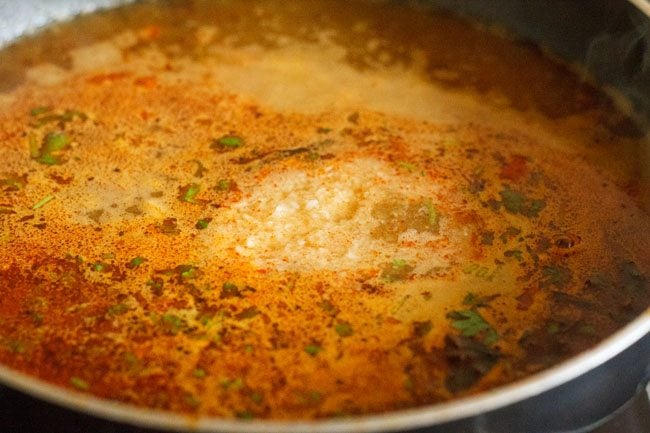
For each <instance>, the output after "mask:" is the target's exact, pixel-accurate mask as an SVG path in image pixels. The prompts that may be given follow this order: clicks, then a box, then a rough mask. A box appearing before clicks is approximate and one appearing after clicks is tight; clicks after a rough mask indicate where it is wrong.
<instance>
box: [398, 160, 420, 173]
mask: <svg viewBox="0 0 650 433" xmlns="http://www.w3.org/2000/svg"><path fill="white" fill-rule="evenodd" d="M397 165H398V167H400V168H403V169H404V170H406V171H408V172H409V173H413V172H414V171H416V170H417V169H418V166H417V165H415V164H413V163H410V162H406V161H399V162H398V163H397Z"/></svg>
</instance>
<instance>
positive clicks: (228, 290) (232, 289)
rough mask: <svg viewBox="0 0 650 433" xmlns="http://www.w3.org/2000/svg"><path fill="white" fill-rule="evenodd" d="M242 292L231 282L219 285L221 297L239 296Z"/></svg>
mask: <svg viewBox="0 0 650 433" xmlns="http://www.w3.org/2000/svg"><path fill="white" fill-rule="evenodd" d="M241 297H242V294H241V292H240V291H239V287H237V286H236V285H235V284H233V283H223V286H222V287H221V296H220V298H221V299H225V298H241Z"/></svg>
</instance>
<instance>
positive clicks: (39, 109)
mask: <svg viewBox="0 0 650 433" xmlns="http://www.w3.org/2000/svg"><path fill="white" fill-rule="evenodd" d="M48 111H52V107H51V106H49V105H42V106H40V107H34V108H32V109H31V110H30V111H29V114H30V115H32V116H34V117H36V116H40V115H41V114H44V113H47V112H48Z"/></svg>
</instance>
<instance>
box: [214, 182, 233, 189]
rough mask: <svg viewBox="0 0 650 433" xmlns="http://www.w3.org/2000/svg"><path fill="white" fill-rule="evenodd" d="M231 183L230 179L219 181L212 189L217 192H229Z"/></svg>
mask: <svg viewBox="0 0 650 433" xmlns="http://www.w3.org/2000/svg"><path fill="white" fill-rule="evenodd" d="M232 184H233V182H232V180H230V179H219V182H217V186H215V187H214V189H216V190H217V191H230V188H231V186H232Z"/></svg>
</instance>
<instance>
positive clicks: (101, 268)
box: [90, 262, 110, 272]
mask: <svg viewBox="0 0 650 433" xmlns="http://www.w3.org/2000/svg"><path fill="white" fill-rule="evenodd" d="M90 268H91V269H92V270H93V271H95V272H106V271H108V270H109V268H110V265H109V264H108V263H104V262H95V263H93V264H91V265H90Z"/></svg>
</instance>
